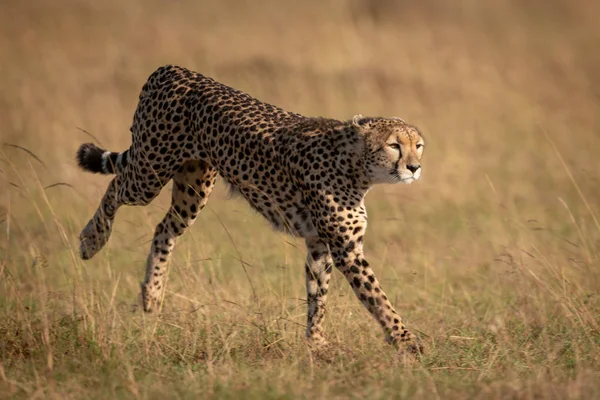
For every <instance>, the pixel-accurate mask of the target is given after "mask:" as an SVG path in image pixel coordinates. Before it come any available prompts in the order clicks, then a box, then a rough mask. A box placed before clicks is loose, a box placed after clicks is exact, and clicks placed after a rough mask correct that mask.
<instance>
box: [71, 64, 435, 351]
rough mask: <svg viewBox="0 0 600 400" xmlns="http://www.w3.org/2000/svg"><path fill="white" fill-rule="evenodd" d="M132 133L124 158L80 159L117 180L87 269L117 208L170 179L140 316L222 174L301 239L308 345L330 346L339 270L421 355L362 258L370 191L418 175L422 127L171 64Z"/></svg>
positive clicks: (146, 197) (94, 150)
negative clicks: (269, 95) (286, 97)
mask: <svg viewBox="0 0 600 400" xmlns="http://www.w3.org/2000/svg"><path fill="white" fill-rule="evenodd" d="M131 131H132V133H133V135H132V144H131V147H130V148H129V149H127V150H125V151H124V152H123V153H113V152H109V151H106V150H104V149H101V148H99V147H97V146H95V145H93V144H84V145H82V146H81V147H80V149H79V151H78V153H77V159H78V162H79V165H80V166H81V167H82V168H83V169H85V170H87V171H91V172H96V173H103V174H112V173H115V174H116V177H115V178H114V179H113V180H112V181H111V183H110V184H109V185H108V189H107V191H106V193H105V195H104V197H103V199H102V201H101V203H100V206H99V207H98V210H97V211H96V213H95V215H94V217H93V218H92V219H91V220H90V222H89V223H88V224H87V226H86V227H85V228H84V229H83V231H82V233H81V236H80V239H81V248H80V251H81V257H82V258H83V259H85V260H87V259H90V258H91V257H93V256H94V255H95V254H96V253H97V252H98V251H99V250H100V249H101V248H102V247H103V246H104V245H105V244H106V242H107V240H108V238H109V236H110V233H111V228H112V224H113V221H114V217H115V213H116V211H117V209H118V208H119V207H120V206H122V205H124V204H127V205H146V204H148V203H150V202H151V201H152V200H153V199H154V198H155V197H156V196H157V195H158V193H159V192H160V190H161V189H162V188H163V187H164V186H165V185H166V184H167V183H168V182H169V181H170V180H173V194H172V203H171V207H170V209H169V211H168V212H167V214H166V216H165V217H164V219H163V220H162V222H160V223H159V224H158V226H157V227H156V231H155V234H154V239H153V241H152V246H151V249H150V253H149V255H148V261H147V266H146V277H145V280H144V283H143V285H142V298H143V305H144V310H146V311H152V310H154V309H156V308H157V307H158V305H159V304H160V301H161V298H162V295H163V291H164V288H165V272H166V269H167V264H168V261H169V257H170V255H171V253H172V251H173V247H174V245H175V240H176V239H177V238H178V237H179V236H181V235H182V234H183V233H184V232H185V231H186V230H187V229H188V228H189V227H190V226H191V225H192V224H193V223H194V221H195V220H196V218H197V216H198V213H199V212H200V210H202V208H203V207H204V206H205V205H206V202H207V201H208V197H209V195H210V193H211V191H212V189H213V187H214V185H215V180H216V178H217V176H220V177H221V178H222V179H223V180H225V181H226V182H227V184H228V185H229V186H230V188H231V189H232V192H234V193H237V194H239V195H241V196H242V197H244V198H245V199H246V200H247V202H248V203H249V204H250V205H251V206H252V207H253V208H254V209H256V210H257V211H258V212H259V213H260V214H262V215H263V216H264V217H265V218H266V219H267V220H268V221H269V222H270V223H271V224H272V225H273V227H274V228H276V229H278V230H281V231H285V232H287V233H289V234H292V235H294V236H298V237H302V238H304V239H305V242H306V247H307V259H306V266H305V273H306V289H307V296H308V318H307V327H306V335H307V337H308V339H309V342H310V343H311V344H312V345H314V346H320V345H323V344H324V343H326V342H325V338H324V333H323V326H322V324H323V318H324V315H325V302H326V299H327V291H328V287H329V280H330V276H331V272H332V268H333V266H335V267H336V268H337V269H338V270H339V271H340V272H341V273H342V274H343V275H344V276H345V277H346V279H347V280H348V282H349V283H350V285H351V286H352V288H353V290H354V292H355V293H356V296H357V297H358V298H359V299H360V301H361V302H362V303H363V304H364V305H365V307H366V308H367V309H368V310H369V312H370V313H371V314H372V315H373V317H375V319H376V320H377V321H378V322H379V324H380V325H381V326H382V328H383V329H384V331H385V333H386V336H387V339H388V340H389V341H390V342H392V343H395V344H397V345H401V347H402V348H404V349H407V348H408V349H410V350H411V351H413V352H418V351H419V349H420V347H419V346H418V345H417V342H416V338H415V336H414V335H413V334H412V333H410V332H409V331H408V330H407V329H406V327H405V325H404V323H403V322H402V319H401V318H400V316H399V315H398V314H397V313H396V311H395V310H394V308H393V307H392V305H391V303H390V301H389V299H388V297H387V296H386V295H385V293H384V291H383V289H382V287H381V285H380V284H379V282H378V280H377V278H376V277H375V274H374V273H373V270H372V269H371V267H370V265H369V263H368V262H367V260H366V259H365V257H364V255H363V239H364V235H365V232H366V228H367V212H366V209H365V205H364V198H365V195H366V193H367V191H368V190H369V189H370V188H371V187H372V186H373V185H375V184H379V183H399V182H402V183H411V182H412V181H414V180H417V179H419V177H420V174H421V164H420V160H421V156H422V153H423V145H424V141H423V137H422V135H421V133H420V132H419V131H418V130H417V128H415V127H414V126H411V125H409V124H407V123H406V122H404V121H403V120H402V119H400V118H380V117H377V118H372V117H363V116H361V115H357V116H355V117H354V118H353V119H352V120H350V121H338V120H333V119H326V118H309V117H305V116H302V115H299V114H295V113H291V112H287V111H284V110H282V109H280V108H278V107H275V106H273V105H270V104H266V103H263V102H261V101H259V100H257V99H255V98H253V97H250V96H249V95H247V94H245V93H242V92H240V91H238V90H235V89H232V88H230V87H228V86H225V85H223V84H220V83H218V82H216V81H214V80H213V79H211V78H208V77H205V76H203V75H201V74H198V73H196V72H193V71H190V70H187V69H184V68H181V67H176V66H164V67H161V68H159V69H158V70H156V71H155V72H154V73H153V74H152V75H151V76H150V77H149V79H148V81H147V82H146V84H145V85H144V87H143V89H142V91H141V93H140V96H139V104H138V107H137V110H136V112H135V115H134V118H133V124H132V129H131Z"/></svg>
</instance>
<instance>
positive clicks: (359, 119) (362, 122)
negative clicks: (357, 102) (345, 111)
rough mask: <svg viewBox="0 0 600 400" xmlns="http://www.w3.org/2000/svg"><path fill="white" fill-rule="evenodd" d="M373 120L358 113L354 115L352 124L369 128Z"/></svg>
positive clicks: (361, 127) (360, 127)
mask: <svg viewBox="0 0 600 400" xmlns="http://www.w3.org/2000/svg"><path fill="white" fill-rule="evenodd" d="M371 120H372V119H371V118H368V117H364V116H363V115H362V114H356V115H355V116H354V117H352V125H354V126H355V127H357V128H359V129H365V128H369V126H370V122H371Z"/></svg>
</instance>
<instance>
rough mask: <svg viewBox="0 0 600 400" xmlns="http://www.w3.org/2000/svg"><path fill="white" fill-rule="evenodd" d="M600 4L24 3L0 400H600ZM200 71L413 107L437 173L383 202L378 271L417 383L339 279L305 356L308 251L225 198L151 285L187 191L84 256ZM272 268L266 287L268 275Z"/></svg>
mask: <svg viewBox="0 0 600 400" xmlns="http://www.w3.org/2000/svg"><path fill="white" fill-rule="evenodd" d="M598 15H600V6H599V5H598V4H596V3H595V2H592V1H585V0H575V1H566V0H564V1H559V0H546V1H542V0H535V1H534V0H532V1H527V2H524V1H518V0H504V1H500V0H494V1H489V2H483V1H477V0H461V1H459V2H446V1H443V0H427V1H423V2H409V1H405V0H402V1H392V0H381V1H376V0H335V1H331V2H319V1H317V0H307V1H304V2H292V1H274V0H273V1H258V2H251V1H243V0H226V1H220V2H206V4H204V3H203V2H200V1H191V0H180V1H176V2H166V1H159V0H146V1H141V0H130V1H127V2H118V1H114V0H107V1H103V2H94V1H88V0H63V1H61V2H49V1H47V2H45V1H20V2H19V1H16V0H7V1H6V0H5V1H3V2H2V3H0V34H1V35H0V56H1V60H0V61H1V62H0V139H1V140H0V142H1V145H2V147H0V221H1V222H0V398H12V397H14V398H40V397H51V398H65V399H67V398H110V399H113V398H159V397H160V398H165V397H166V398H204V397H218V398H261V399H268V398H274V399H275V398H423V399H435V398H443V399H454V398H456V399H459V398H480V399H504V398H524V399H529V398H556V399H575V398H582V399H592V398H600V322H599V320H600V318H599V317H600V298H599V289H600V261H599V257H600V223H599V219H600V203H599V201H598V200H599V199H600V159H599V157H600V156H599V154H600V53H599V52H598V43H600V27H599V26H598V23H597V16H598ZM163 64H180V65H184V66H187V67H189V68H191V69H194V70H197V71H200V72H202V73H204V74H206V75H209V76H212V77H214V78H216V79H218V80H220V81H221V82H224V83H226V84H228V85H230V86H233V87H236V88H239V89H242V90H245V91H247V92H249V93H251V94H252V95H254V96H256V97H258V98H260V99H262V100H264V101H267V102H270V103H274V104H277V105H279V106H281V107H284V108H286V109H289V110H293V111H296V112H300V113H303V114H307V115H324V116H329V117H335V118H340V119H347V118H350V117H351V116H352V115H353V114H356V113H361V114H364V115H397V116H401V117H403V118H405V119H406V120H408V121H410V122H411V123H414V124H416V125H418V126H419V127H420V128H421V129H422V130H423V132H424V133H425V136H426V139H427V149H426V151H425V156H424V159H423V165H424V173H423V180H422V181H421V182H418V183H417V184H414V185H412V186H410V187H407V186H388V187H378V188H376V189H374V190H373V191H372V192H370V193H369V196H368V199H367V206H368V211H369V223H370V225H369V233H368V235H367V237H366V245H365V248H366V255H367V258H368V259H369V261H370V263H371V265H372V266H373V267H374V269H375V271H376V273H377V275H378V276H379V278H380V280H381V281H382V285H383V286H384V288H385V289H386V291H387V292H388V294H389V295H390V298H391V299H392V300H393V302H394V304H395V305H396V307H397V309H398V310H399V311H400V314H401V315H402V316H403V317H404V318H405V319H406V320H407V322H408V324H409V326H411V327H413V328H414V329H415V331H417V332H419V334H420V336H421V338H422V339H423V341H424V343H425V346H426V349H427V353H426V354H425V355H424V356H423V357H422V360H421V362H420V363H418V364H416V365H414V366H404V365H402V363H400V362H399V360H398V359H397V357H396V355H395V353H394V350H393V349H392V348H391V347H389V346H387V345H386V344H385V343H383V340H382V333H381V332H380V330H379V328H378V327H377V326H376V323H375V322H374V321H373V320H372V319H371V318H370V317H369V316H368V314H367V312H366V311H365V310H364V309H363V308H362V306H361V305H360V303H359V302H358V301H357V300H356V299H355V298H354V295H353V293H352V291H351V289H350V288H349V286H348V285H347V284H346V282H345V280H344V279H343V277H342V276H341V275H340V274H337V273H335V274H334V275H335V276H334V279H333V287H332V289H331V292H330V293H331V295H330V298H329V303H328V318H327V323H326V329H327V332H328V336H329V339H330V341H331V342H333V345H334V349H335V350H334V352H335V354H334V357H333V358H332V359H330V360H322V359H318V358H314V357H312V355H311V354H310V353H309V352H308V351H307V348H306V344H305V341H304V337H303V335H304V324H305V296H306V295H305V292H304V276H303V274H304V272H303V268H302V265H303V260H304V245H303V243H302V241H301V240H297V239H293V238H290V237H286V236H283V235H281V234H278V233H274V232H271V230H270V228H269V227H268V225H267V223H266V222H264V221H263V220H262V219H261V218H260V217H259V216H257V215H256V214H255V213H254V212H252V211H251V210H250V209H249V207H247V206H246V205H245V204H244V203H243V202H241V201H240V200H228V201H224V200H225V198H226V194H225V191H224V190H223V189H222V186H219V188H218V189H217V190H216V193H214V194H213V196H212V198H211V201H210V202H209V203H208V206H207V208H206V209H205V210H204V211H203V213H202V214H201V216H200V218H199V220H198V221H197V222H196V225H195V226H194V227H193V228H192V229H191V231H190V232H189V233H188V234H186V235H185V236H184V237H183V238H182V239H181V240H180V241H179V243H178V246H177V248H176V250H175V254H174V258H173V262H172V268H171V272H170V277H169V285H168V292H167V295H166V304H165V306H164V309H163V310H162V312H161V313H160V314H159V315H155V314H152V315H147V314H144V313H143V312H142V311H141V309H140V306H139V301H138V294H139V282H140V280H141V279H142V278H143V271H144V262H145V258H146V252H147V251H148V248H149V241H150V239H151V237H152V233H153V229H154V226H155V225H156V224H157V223H158V222H159V221H160V219H161V218H162V216H163V215H164V213H165V212H166V210H167V208H168V203H169V193H168V189H165V190H164V193H163V194H162V195H161V196H160V197H159V198H158V199H157V200H155V201H154V203H153V204H151V205H150V206H148V207H145V208H141V207H140V208H134V207H129V208H127V207H126V208H122V209H121V210H120V211H119V214H118V216H117V222H116V226H115V229H114V231H113V235H112V238H111V240H110V242H109V244H108V245H107V247H106V248H105V249H104V250H103V251H102V252H101V253H99V254H98V255H97V256H96V257H95V258H94V259H93V260H91V261H88V262H83V261H81V260H80V259H79V258H78V255H77V247H78V242H77V236H78V234H79V231H80V230H81V229H82V228H83V226H84V225H85V224H86V222H87V220H88V219H89V218H90V217H91V216H92V214H93V212H94V210H95V208H96V207H97V204H98V202H99V200H100V197H101V195H102V193H103V191H104V190H105V187H106V185H107V183H108V181H109V180H108V179H109V178H107V177H100V176H92V175H89V174H84V173H83V172H81V171H79V170H78V169H77V168H76V164H75V161H74V153H75V151H76V149H77V147H78V146H79V144H80V143H82V142H85V141H90V137H89V135H88V134H86V133H84V132H82V130H85V131H86V132H88V133H89V134H91V135H93V136H94V137H96V138H97V139H98V141H99V142H100V143H101V144H102V145H104V146H106V147H108V148H110V149H113V150H122V149H125V148H127V147H128V146H129V143H130V134H129V130H128V128H129V125H130V122H131V118H132V115H133V111H134V109H135V106H136V100H137V95H138V91H139V90H140V88H141V86H142V85H143V83H144V81H145V79H146V78H147V76H148V75H149V74H150V73H151V72H152V71H153V70H154V69H155V68H156V67H158V66H160V65H163ZM244 268H245V269H246V270H247V271H248V276H247V275H246V274H245V273H244Z"/></svg>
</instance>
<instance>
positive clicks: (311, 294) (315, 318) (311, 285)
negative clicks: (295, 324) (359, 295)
mask: <svg viewBox="0 0 600 400" xmlns="http://www.w3.org/2000/svg"><path fill="white" fill-rule="evenodd" d="M306 250H307V253H308V254H307V255H306V295H307V304H308V314H307V323H306V337H307V339H308V342H309V343H310V345H311V346H312V347H313V348H315V349H319V348H324V347H325V346H326V345H327V341H326V340H325V337H324V335H323V319H324V318H325V302H326V301H327V290H328V288H329V279H330V278H331V270H332V268H333V260H332V259H331V253H330V252H329V247H327V244H326V243H325V242H324V241H323V240H321V239H320V238H318V237H315V238H308V239H306Z"/></svg>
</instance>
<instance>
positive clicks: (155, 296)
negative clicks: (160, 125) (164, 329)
mask: <svg viewBox="0 0 600 400" xmlns="http://www.w3.org/2000/svg"><path fill="white" fill-rule="evenodd" d="M216 178H217V172H216V171H215V170H214V169H213V168H212V167H211V166H209V165H208V164H206V163H204V162H200V161H188V162H187V163H185V164H184V165H183V167H181V169H180V170H179V172H177V174H175V176H174V177H173V193H172V200H171V207H170V208H169V211H168V212H167V215H166V216H165V217H164V219H163V220H162V221H161V222H160V223H159V224H158V226H157V227H156V231H155V233H154V239H153V240H152V248H151V249H150V254H149V255H148V261H147V263H146V278H145V279H144V283H143V284H142V302H143V305H144V311H146V312H151V311H153V310H155V309H156V308H158V307H159V306H160V303H161V300H162V297H163V293H164V290H165V283H166V282H165V274H166V272H167V266H168V263H169V259H170V257H171V253H172V252H173V248H174V247H175V241H176V239H177V238H178V237H179V236H181V235H183V234H184V233H185V231H186V230H187V229H188V228H189V227H190V226H192V224H193V223H194V221H195V220H196V217H197V216H198V213H199V212H200V210H201V209H202V208H204V206H205V205H206V203H207V201H208V196H209V195H210V193H211V191H212V189H213V187H214V185H215V180H216Z"/></svg>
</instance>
